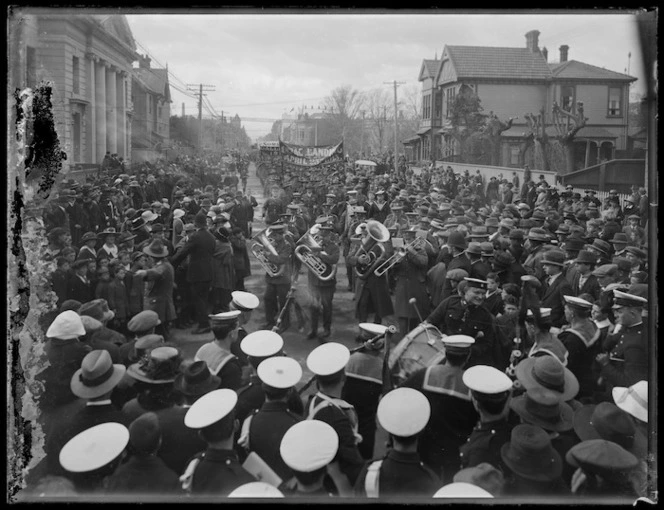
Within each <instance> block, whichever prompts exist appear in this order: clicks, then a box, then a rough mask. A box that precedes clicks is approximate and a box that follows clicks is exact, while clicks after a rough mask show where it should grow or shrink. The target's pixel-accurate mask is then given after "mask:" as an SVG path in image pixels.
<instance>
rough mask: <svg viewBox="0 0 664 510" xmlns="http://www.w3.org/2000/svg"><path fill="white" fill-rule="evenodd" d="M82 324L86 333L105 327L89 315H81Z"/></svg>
mask: <svg viewBox="0 0 664 510" xmlns="http://www.w3.org/2000/svg"><path fill="white" fill-rule="evenodd" d="M81 323H82V324H83V327H84V328H85V332H86V333H90V332H91V331H97V330H98V329H101V327H102V326H103V324H102V323H101V322H99V321H98V320H97V319H95V318H94V317H90V316H89V315H81Z"/></svg>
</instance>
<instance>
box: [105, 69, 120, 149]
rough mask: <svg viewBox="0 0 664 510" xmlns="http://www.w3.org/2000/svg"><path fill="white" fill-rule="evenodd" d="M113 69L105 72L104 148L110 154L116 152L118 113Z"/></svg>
mask: <svg viewBox="0 0 664 510" xmlns="http://www.w3.org/2000/svg"><path fill="white" fill-rule="evenodd" d="M115 71H116V69H115V67H113V66H110V65H109V69H107V70H106V147H107V149H106V150H108V151H109V152H110V153H111V154H115V153H117V152H118V128H117V122H118V111H117V104H116V103H117V87H116V77H115V74H116V73H115Z"/></svg>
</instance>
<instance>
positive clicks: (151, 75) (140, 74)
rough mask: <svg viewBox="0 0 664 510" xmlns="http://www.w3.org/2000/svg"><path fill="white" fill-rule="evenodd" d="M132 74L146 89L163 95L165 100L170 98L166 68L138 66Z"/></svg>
mask: <svg viewBox="0 0 664 510" xmlns="http://www.w3.org/2000/svg"><path fill="white" fill-rule="evenodd" d="M134 75H135V76H136V79H137V80H138V81H139V82H140V83H141V85H143V86H144V87H145V88H146V89H147V90H149V91H150V92H153V93H155V94H160V95H162V96H164V97H165V98H166V100H167V101H170V100H171V92H170V87H169V86H168V71H167V70H166V69H155V68H151V69H145V68H143V69H142V68H138V69H134Z"/></svg>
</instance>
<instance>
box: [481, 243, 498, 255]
mask: <svg viewBox="0 0 664 510" xmlns="http://www.w3.org/2000/svg"><path fill="white" fill-rule="evenodd" d="M480 251H481V253H482V256H483V257H493V256H494V252H495V250H494V248H493V243H491V242H489V241H486V242H483V243H480Z"/></svg>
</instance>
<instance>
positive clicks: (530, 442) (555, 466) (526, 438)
mask: <svg viewBox="0 0 664 510" xmlns="http://www.w3.org/2000/svg"><path fill="white" fill-rule="evenodd" d="M500 456H501V457H502V459H503V462H504V463H505V464H506V465H507V467H509V468H510V470H512V471H513V472H514V473H515V474H517V475H519V476H520V477H522V478H526V479H528V480H535V481H543V482H546V481H553V480H555V479H556V478H558V477H559V476H560V475H561V474H562V470H563V463H562V459H561V457H560V454H559V453H558V452H557V451H556V450H555V449H554V448H553V446H552V445H551V438H550V437H549V435H548V434H547V433H546V432H545V431H544V430H543V429H542V428H540V427H536V426H534V425H527V424H521V425H517V426H516V427H514V428H513V429H512V435H511V438H510V441H509V442H507V443H505V444H504V445H503V446H502V448H501V449H500Z"/></svg>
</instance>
